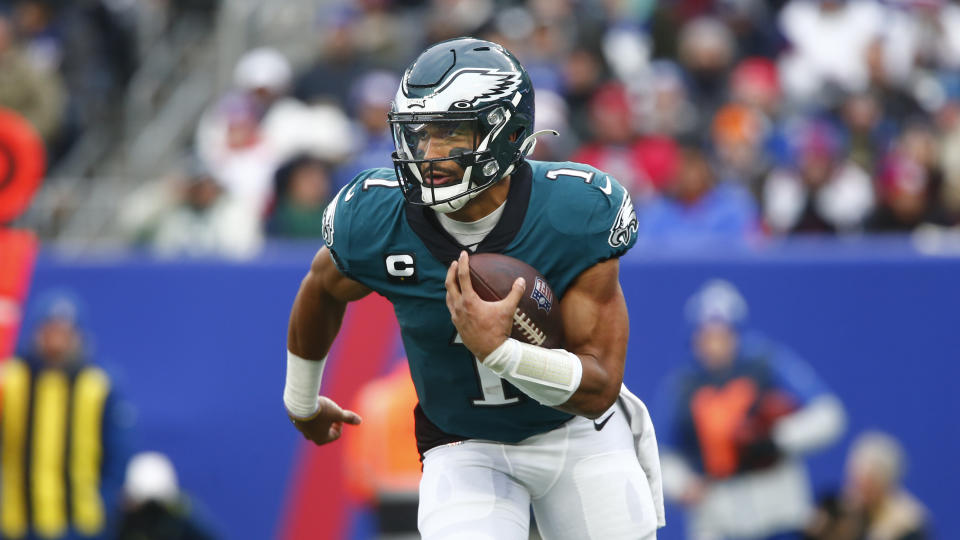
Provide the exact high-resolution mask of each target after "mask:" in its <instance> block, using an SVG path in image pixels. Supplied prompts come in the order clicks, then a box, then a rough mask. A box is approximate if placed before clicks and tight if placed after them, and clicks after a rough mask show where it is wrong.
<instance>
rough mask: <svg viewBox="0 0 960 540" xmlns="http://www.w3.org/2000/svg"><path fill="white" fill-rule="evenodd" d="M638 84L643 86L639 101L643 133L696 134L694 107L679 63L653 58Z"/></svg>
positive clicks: (669, 135) (670, 135) (696, 118)
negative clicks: (643, 77)
mask: <svg viewBox="0 0 960 540" xmlns="http://www.w3.org/2000/svg"><path fill="white" fill-rule="evenodd" d="M639 86H640V87H641V88H642V89H644V91H642V92H641V95H640V99H639V103H638V107H639V110H638V115H639V119H640V131H641V132H642V133H646V134H650V135H662V136H667V137H689V136H692V135H694V134H695V133H694V130H695V128H696V124H697V122H698V117H697V108H696V107H695V106H694V104H693V103H691V102H690V99H689V96H688V95H687V87H686V83H685V82H684V79H683V72H682V71H681V70H680V68H679V66H677V65H676V64H675V63H673V62H671V61H669V60H657V61H654V62H652V63H651V64H650V69H649V72H648V73H647V76H646V80H644V81H643V82H642V83H641V84H640V85H639Z"/></svg>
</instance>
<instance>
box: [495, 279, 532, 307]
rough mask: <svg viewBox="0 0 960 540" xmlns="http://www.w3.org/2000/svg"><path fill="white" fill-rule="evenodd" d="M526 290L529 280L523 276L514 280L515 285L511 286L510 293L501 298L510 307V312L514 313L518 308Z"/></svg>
mask: <svg viewBox="0 0 960 540" xmlns="http://www.w3.org/2000/svg"><path fill="white" fill-rule="evenodd" d="M525 290H527V282H526V281H524V279H523V278H522V277H519V278H517V280H516V281H514V282H513V287H511V288H510V294H508V295H507V297H506V298H504V299H503V300H501V302H502V303H503V305H505V306H507V307H508V308H510V313H513V311H514V310H515V309H517V305H518V304H520V299H521V298H523V291H525Z"/></svg>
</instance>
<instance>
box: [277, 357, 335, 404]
mask: <svg viewBox="0 0 960 540" xmlns="http://www.w3.org/2000/svg"><path fill="white" fill-rule="evenodd" d="M326 363H327V357H323V359H321V360H306V359H304V358H300V357H299V356H297V355H295V354H293V353H292V352H290V351H287V382H286V384H285V385H284V386H283V404H284V405H285V406H286V407H287V411H288V412H289V413H290V415H291V416H294V417H297V418H307V417H308V416H310V415H311V414H313V413H315V412H317V402H318V401H319V400H320V398H319V394H320V378H321V377H323V366H324V364H326Z"/></svg>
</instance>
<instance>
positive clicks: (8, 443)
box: [0, 291, 132, 539]
mask: <svg viewBox="0 0 960 540" xmlns="http://www.w3.org/2000/svg"><path fill="white" fill-rule="evenodd" d="M83 324H84V323H83V314H82V313H81V307H80V304H79V303H78V301H77V300H76V299H75V298H74V297H73V296H72V295H71V294H70V293H67V292H64V291H49V292H47V293H46V294H44V295H41V296H40V298H39V299H38V300H37V301H36V303H35V304H34V305H33V306H32V307H31V312H30V314H29V316H28V323H27V328H28V330H29V334H28V336H30V339H28V340H27V343H26V349H25V352H24V354H23V355H22V357H21V358H14V359H11V360H9V361H7V362H6V363H5V364H3V368H2V381H0V388H2V394H0V399H2V403H0V407H2V408H0V434H2V437H0V453H2V455H3V483H2V487H0V536H2V537H3V538H9V539H15V538H62V539H79V538H106V537H107V536H106V535H107V532H108V530H109V527H110V525H111V523H112V521H113V520H114V519H115V517H116V516H115V510H116V508H117V501H118V496H119V491H120V485H121V482H122V475H123V466H124V464H125V463H126V460H127V455H128V454H127V452H128V450H127V448H128V443H129V441H128V438H129V431H130V428H131V423H132V419H131V418H130V412H129V410H126V409H125V405H124V404H123V403H122V402H121V401H120V399H119V398H118V396H117V392H116V389H115V388H114V386H113V381H112V379H111V377H110V376H109V375H108V374H107V373H106V372H105V371H104V370H103V369H101V368H100V367H97V366H96V365H95V364H93V363H92V361H91V359H90V358H89V348H88V347H87V345H86V339H85V336H84V335H83Z"/></svg>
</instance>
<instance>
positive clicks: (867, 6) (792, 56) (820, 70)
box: [778, 0, 884, 106]
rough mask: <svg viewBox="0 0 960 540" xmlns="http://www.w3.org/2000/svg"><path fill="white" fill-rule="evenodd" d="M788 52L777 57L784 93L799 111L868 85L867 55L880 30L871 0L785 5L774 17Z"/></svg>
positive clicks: (880, 17) (877, 8) (880, 18)
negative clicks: (800, 107) (785, 40)
mask: <svg viewBox="0 0 960 540" xmlns="http://www.w3.org/2000/svg"><path fill="white" fill-rule="evenodd" d="M778 22H779V24H780V28H781V30H782V32H783V34H784V37H786V39H787V41H788V42H789V44H790V49H789V50H787V51H786V52H785V53H784V54H783V55H782V56H781V57H780V73H781V75H782V76H783V85H784V90H785V91H786V92H787V94H788V95H789V96H790V99H791V100H792V101H794V102H795V103H797V104H799V105H800V106H814V105H825V104H829V100H830V99H831V98H832V97H833V96H835V95H836V93H837V92H860V91H863V90H865V89H866V87H867V83H868V76H867V66H866V63H865V62H864V58H866V52H867V49H868V48H869V47H870V45H871V43H873V42H874V40H876V39H878V38H879V37H880V35H881V33H882V31H883V26H884V9H883V6H881V5H880V3H879V2H874V1H872V0H790V1H789V2H787V4H786V6H785V7H784V8H783V11H781V12H780V16H779V21H778Z"/></svg>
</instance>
